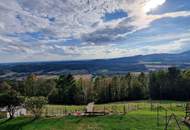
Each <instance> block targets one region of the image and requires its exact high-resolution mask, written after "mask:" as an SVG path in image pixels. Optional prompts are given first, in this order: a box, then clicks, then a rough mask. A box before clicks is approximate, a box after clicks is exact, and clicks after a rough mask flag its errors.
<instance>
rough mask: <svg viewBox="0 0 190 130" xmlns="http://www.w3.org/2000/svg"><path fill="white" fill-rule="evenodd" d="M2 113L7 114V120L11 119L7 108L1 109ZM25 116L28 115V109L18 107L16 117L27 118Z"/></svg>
mask: <svg viewBox="0 0 190 130" xmlns="http://www.w3.org/2000/svg"><path fill="white" fill-rule="evenodd" d="M0 112H2V113H5V117H6V118H9V117H10V115H9V113H8V112H7V108H0ZM25 115H27V111H26V109H25V108H23V107H21V106H18V107H17V108H16V111H15V114H14V117H20V116H25Z"/></svg>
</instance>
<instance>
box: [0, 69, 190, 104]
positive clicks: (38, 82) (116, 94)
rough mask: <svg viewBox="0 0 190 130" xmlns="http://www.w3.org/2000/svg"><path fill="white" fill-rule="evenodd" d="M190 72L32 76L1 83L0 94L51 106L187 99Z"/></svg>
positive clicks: (177, 70) (188, 95)
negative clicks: (12, 93) (40, 98)
mask: <svg viewBox="0 0 190 130" xmlns="http://www.w3.org/2000/svg"><path fill="white" fill-rule="evenodd" d="M189 86H190V70H185V71H181V70H179V69H177V68H174V67H173V68H169V69H168V70H161V71H155V72H151V73H146V74H145V73H139V74H134V73H128V74H126V75H115V76H96V77H91V78H82V77H81V78H77V79H76V78H74V77H73V76H72V75H70V74H68V75H61V76H59V78H57V79H42V78H38V77H37V76H36V75H34V74H31V75H30V76H28V77H27V78H26V79H25V80H23V81H16V80H6V81H1V84H0V93H4V92H5V91H8V90H14V91H16V92H17V94H19V95H20V96H25V97H38V96H43V97H47V98H48V102H49V103H51V104H87V103H89V102H92V101H94V102H96V103H106V102H116V101H127V100H142V99H155V100H158V99H165V100H189V99H190V93H189V92H190V87H189Z"/></svg>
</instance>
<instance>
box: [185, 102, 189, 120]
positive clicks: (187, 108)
mask: <svg viewBox="0 0 190 130" xmlns="http://www.w3.org/2000/svg"><path fill="white" fill-rule="evenodd" d="M185 118H190V103H187V104H186V116H185Z"/></svg>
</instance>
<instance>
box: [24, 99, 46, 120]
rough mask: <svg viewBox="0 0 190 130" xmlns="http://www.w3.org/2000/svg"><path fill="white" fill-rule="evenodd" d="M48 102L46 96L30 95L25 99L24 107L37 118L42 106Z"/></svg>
mask: <svg viewBox="0 0 190 130" xmlns="http://www.w3.org/2000/svg"><path fill="white" fill-rule="evenodd" d="M47 103H48V100H47V98H46V97H42V96H41V97H30V98H26V99H25V107H26V108H27V110H29V111H31V113H32V114H33V116H34V117H35V118H39V117H40V116H41V114H42V111H43V107H44V105H46V104H47Z"/></svg>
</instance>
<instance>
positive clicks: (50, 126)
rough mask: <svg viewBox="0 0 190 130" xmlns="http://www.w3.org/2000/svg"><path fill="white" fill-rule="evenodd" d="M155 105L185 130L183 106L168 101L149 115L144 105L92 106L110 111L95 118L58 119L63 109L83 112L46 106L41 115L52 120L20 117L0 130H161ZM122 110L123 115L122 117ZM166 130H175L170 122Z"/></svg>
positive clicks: (76, 108) (3, 123) (161, 115)
mask: <svg viewBox="0 0 190 130" xmlns="http://www.w3.org/2000/svg"><path fill="white" fill-rule="evenodd" d="M158 105H161V106H162V107H164V108H165V109H167V110H168V111H167V114H168V117H169V116H170V114H171V113H174V114H175V115H176V116H177V120H178V121H179V124H180V127H181V129H182V130H188V128H187V127H186V126H185V125H184V124H183V123H182V122H181V119H182V118H183V117H184V116H185V110H184V108H185V103H184V102H171V101H164V102H161V103H160V102H154V103H152V111H151V110H150V106H151V105H150V103H148V101H140V102H122V103H111V104H102V105H96V106H95V110H97V111H98V110H105V111H112V114H110V115H106V116H97V117H75V116H72V115H70V116H61V112H62V110H65V108H66V111H67V112H70V113H71V112H74V111H83V110H84V107H85V106H61V105H48V106H46V108H45V109H44V112H45V113H46V114H47V111H48V113H49V115H50V114H51V112H52V113H54V114H55V115H54V116H52V117H45V113H44V117H42V118H40V119H37V120H33V119H32V118H29V117H20V118H16V119H13V120H10V121H6V120H1V121H0V130H21V129H22V130H164V127H165V111H160V112H159V125H157V123H158V122H157V121H158V120H157V119H158V118H157V109H156V107H157V106H158ZM124 106H125V107H124ZM124 108H125V109H126V113H124V112H125V111H124ZM112 109H113V110H112ZM56 112H57V114H56ZM64 112H65V111H63V114H64ZM52 115H53V114H52ZM168 130H179V129H178V127H177V124H176V122H175V120H171V123H170V125H169V127H168Z"/></svg>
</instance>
